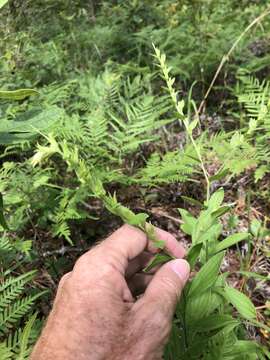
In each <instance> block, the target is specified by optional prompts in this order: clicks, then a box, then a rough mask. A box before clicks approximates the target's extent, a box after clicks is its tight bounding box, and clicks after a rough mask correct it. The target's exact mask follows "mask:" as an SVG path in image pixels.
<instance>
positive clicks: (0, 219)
mask: <svg viewBox="0 0 270 360" xmlns="http://www.w3.org/2000/svg"><path fill="white" fill-rule="evenodd" d="M0 225H1V226H2V227H3V228H4V229H5V230H8V225H7V223H6V220H5V218H4V203H3V196H2V194H1V193H0Z"/></svg>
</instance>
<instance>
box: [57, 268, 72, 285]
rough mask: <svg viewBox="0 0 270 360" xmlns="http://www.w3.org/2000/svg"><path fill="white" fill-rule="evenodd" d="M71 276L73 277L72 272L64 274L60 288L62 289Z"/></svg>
mask: <svg viewBox="0 0 270 360" xmlns="http://www.w3.org/2000/svg"><path fill="white" fill-rule="evenodd" d="M70 277H71V272H68V273H66V274H65V275H63V276H62V277H61V279H60V281H59V285H58V289H62V288H63V286H65V285H66V284H67V282H68V280H69V279H70Z"/></svg>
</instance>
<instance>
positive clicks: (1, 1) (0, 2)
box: [0, 0, 8, 9]
mask: <svg viewBox="0 0 270 360" xmlns="http://www.w3.org/2000/svg"><path fill="white" fill-rule="evenodd" d="M7 2H8V0H0V9H1V8H2V7H3V6H4V5H6V4H7Z"/></svg>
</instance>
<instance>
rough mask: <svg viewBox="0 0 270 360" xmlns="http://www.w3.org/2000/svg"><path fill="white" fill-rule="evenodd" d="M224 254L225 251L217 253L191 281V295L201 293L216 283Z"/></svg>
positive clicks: (189, 294)
mask: <svg viewBox="0 0 270 360" xmlns="http://www.w3.org/2000/svg"><path fill="white" fill-rule="evenodd" d="M223 256H224V252H221V253H218V254H216V255H215V256H213V257H212V258H211V259H210V260H208V261H207V263H206V264H205V265H204V266H203V267H202V268H201V270H200V271H199V272H198V274H197V275H196V276H195V278H194V280H193V281H192V283H191V286H190V289H189V293H188V296H189V297H190V296H196V294H201V293H202V292H204V291H206V290H207V289H209V288H210V287H211V286H213V285H214V283H215V282H216V280H217V278H218V273H219V268H220V265H221V262H222V259H223Z"/></svg>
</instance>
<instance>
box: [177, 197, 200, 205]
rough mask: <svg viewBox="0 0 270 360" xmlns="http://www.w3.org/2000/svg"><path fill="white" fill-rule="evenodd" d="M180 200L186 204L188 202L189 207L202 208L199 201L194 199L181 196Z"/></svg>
mask: <svg viewBox="0 0 270 360" xmlns="http://www.w3.org/2000/svg"><path fill="white" fill-rule="evenodd" d="M181 198H182V199H183V200H185V201H186V202H188V203H189V204H191V205H196V206H199V207H200V208H201V207H203V204H202V203H201V202H200V201H198V200H196V199H193V198H191V197H188V196H181Z"/></svg>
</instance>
